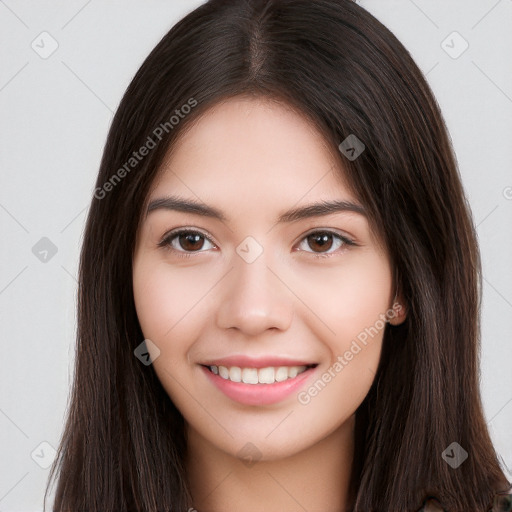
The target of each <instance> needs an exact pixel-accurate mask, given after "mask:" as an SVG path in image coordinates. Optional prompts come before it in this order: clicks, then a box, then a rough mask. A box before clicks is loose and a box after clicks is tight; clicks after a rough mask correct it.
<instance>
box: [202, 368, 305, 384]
mask: <svg viewBox="0 0 512 512" xmlns="http://www.w3.org/2000/svg"><path fill="white" fill-rule="evenodd" d="M209 368H210V370H211V372H212V373H214V374H215V375H220V376H221V377H222V378H223V379H225V380H230V381H232V382H244V383H245V384H258V383H259V384H274V383H275V382H283V381H285V380H287V379H293V378H294V377H296V376H297V375H299V374H300V373H302V372H304V371H306V369H307V366H279V367H277V368H274V367H272V366H268V367H267V368H259V369H258V368H239V367H238V366H231V367H230V368H227V367H226V366H209Z"/></svg>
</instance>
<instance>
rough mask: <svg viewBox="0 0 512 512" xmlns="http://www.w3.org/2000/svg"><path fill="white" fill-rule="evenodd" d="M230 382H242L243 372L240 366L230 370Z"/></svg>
mask: <svg viewBox="0 0 512 512" xmlns="http://www.w3.org/2000/svg"><path fill="white" fill-rule="evenodd" d="M229 380H230V381H232V382H241V381H242V370H241V369H240V368H238V366H232V367H231V368H230V369H229Z"/></svg>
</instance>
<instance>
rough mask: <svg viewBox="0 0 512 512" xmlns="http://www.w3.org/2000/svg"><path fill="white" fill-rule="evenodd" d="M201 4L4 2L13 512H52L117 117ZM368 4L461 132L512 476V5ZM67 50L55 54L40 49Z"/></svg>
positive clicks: (1, 367)
mask: <svg viewBox="0 0 512 512" xmlns="http://www.w3.org/2000/svg"><path fill="white" fill-rule="evenodd" d="M200 3H202V2H200V1H198V0H195V1H184V0H179V1H178V0H172V1H163V0H158V1H156V0H155V1H151V2H148V1H146V2H143V1H142V0H138V1H135V0H130V1H127V0H122V1H121V0H117V1H105V0H104V1H99V0H89V1H85V0H72V1H70V0H66V1H64V0H61V1H51V2H50V1H46V2H44V1H40V2H29V1H26V0H25V1H22V0H0V41H1V44H0V143H1V152H0V172H1V187H0V225H1V237H2V243H1V245H0V251H1V252H0V257H1V260H0V261H1V267H0V269H1V270H0V323H1V326H2V329H1V332H2V335H1V336H2V337H1V356H0V379H1V389H0V432H1V436H0V447H1V448H0V449H1V452H0V461H1V467H0V510H1V511H6V510H41V509H42V505H43V501H42V496H43V493H44V488H45V484H46V480H47V477H48V472H49V470H48V469H43V468H41V467H40V465H45V464H48V463H49V462H51V458H52V450H51V448H50V447H49V446H48V444H43V445H41V443H49V445H51V446H53V447H57V445H58V442H59V438H60V435H61V432H62V426H63V420H64V414H65V409H66V403H67V396H68V391H69V386H70V382H71V375H72V370H73V357H74V335H75V319H76V318H75V293H76V285H77V283H76V275H77V264H78V255H79V248H80V244H81V237H82V231H83V227H84V222H85V218H86V213H87V208H88V205H89V201H90V198H91V195H92V191H93V188H94V181H95V177H96V173H97V170H98V166H99V163H100V158H101V154H102V150H103V145H104V142H105V139H106V136H107V130H108V127H109V125H110V122H111V120H112V115H113V112H114V111H115V109H116V108H117V105H118V103H119V101H120V99H121V96H122V94H123V92H124V90H125V89H126V87H127V86H128V84H129V82H130V80H131V78H132V77H133V75H134V73H135V72H136V70H137V69H138V67H139V66H140V65H141V64H142V62H143V60H144V58H145V57H146V56H147V54H148V53H149V52H150V50H151V49H152V48H153V47H154V46H155V44H156V43H157V42H158V41H159V40H160V38H161V37H162V36H163V35H164V34H165V33H166V32H167V31H168V29H169V28H170V27H171V26H172V25H173V24H174V23H175V22H176V21H177V20H178V19H180V18H181V17H182V16H183V15H184V14H185V13H186V12H188V11H190V10H192V9H193V8H194V7H196V6H197V5H199V4H200ZM358 3H360V4H361V5H362V6H364V7H365V8H367V9H368V10H369V11H370V12H372V13H373V14H374V15H375V16H377V17H378V18H379V19H380V20H381V21H382V22H383V23H384V24H385V25H387V26H388V27H389V28H390V29H391V30H392V31H393V32H394V33H395V34H396V35H397V36H398V38H399V39H400V40H401V41H402V42H403V43H404V45H405V46H406V47H407V48H408V49H409V51H410V52H411V53H412V55H413V57H414V58H415V59H416V61H417V63H418V65H419V66H420V68H421V69H422V70H423V71H424V72H425V73H426V74H427V78H428V80H429V82H430V84H431V86H432V88H433V90H434V93H435V94H436V96H437V99H438V101H439V104H440V106H441V108H442V111H443V113H444V116H445V119H446V122H447V125H448V128H449V130H450V132H451V136H452V139H453V144H454V147H455V150H456V154H457V158H458V161H459V165H460V169H461V174H462V178H463V182H464V185H465V188H466V191H467V194H468V197H469V200H470V203H471V207H472V210H473V214H474V218H475V222H476V224H477V226H478V235H479V240H480V244H481V250H482V259H483V269H484V278H485V279H484V289H483V317H482V395H483V401H484V407H485V413H486V417H487V420H488V422H489V423H488V425H489V428H490V432H491V435H492V437H493V440H494V442H495V446H496V448H497V450H498V452H499V454H500V455H501V457H502V459H503V463H504V464H508V468H510V469H508V468H505V470H506V471H507V475H508V477H509V478H512V473H511V471H512V441H511V437H510V432H511V431H512V428H511V427H512V403H511V402H512V372H511V370H510V368H511V361H512V357H511V356H512V345H511V337H510V333H511V331H512V320H511V318H512V271H511V268H510V267H511V263H512V238H511V234H512V229H511V227H512V172H511V169H512V165H511V164H512V149H511V143H510V141H511V140H512V123H511V114H512V61H511V59H510V50H511V47H512V44H511V43H512V32H511V31H510V27H511V26H512V1H511V0H499V1H496V0H472V1H462V0H460V1H456V0H450V1H447V0H435V1H433V0H414V1H413V0H361V1H359V2H358ZM44 31H46V32H48V33H49V34H50V36H51V37H49V36H45V35H43V36H41V35H40V34H41V33H42V32H44ZM454 31H456V32H458V33H459V34H460V36H461V37H462V38H463V39H461V38H460V37H459V36H457V35H453V34H452V33H453V32H454ZM52 40H55V41H56V42H57V43H58V48H57V50H56V51H55V52H54V53H53V54H52V55H50V56H48V57H47V58H42V57H41V56H40V54H38V53H37V52H36V51H35V50H34V49H33V48H32V45H34V46H35V47H36V48H37V49H38V51H39V52H40V53H41V52H44V51H46V52H48V51H49V50H50V49H51V44H52ZM464 40H465V41H467V43H468V44H469V47H468V49H467V50H466V51H465V52H464V53H462V54H461V55H460V56H458V57H457V58H453V57H454V56H457V55H458V53H460V51H461V50H462V49H463V48H464V46H465V43H464ZM443 41H444V43H443ZM53 44H55V43H53ZM449 53H451V56H450V55H449ZM42 237H47V238H49V239H50V240H51V241H52V243H53V244H55V246H56V248H57V253H56V254H55V255H54V256H52V257H50V255H51V254H50V255H49V256H48V260H47V261H46V262H42V261H40V260H39V259H38V258H37V257H36V256H35V255H34V254H33V252H32V247H33V246H34V245H35V244H36V243H37V242H38V241H39V240H40V239H41V238H42ZM465 448H466V449H467V451H469V452H471V447H465ZM36 461H37V462H36ZM49 503H51V502H49Z"/></svg>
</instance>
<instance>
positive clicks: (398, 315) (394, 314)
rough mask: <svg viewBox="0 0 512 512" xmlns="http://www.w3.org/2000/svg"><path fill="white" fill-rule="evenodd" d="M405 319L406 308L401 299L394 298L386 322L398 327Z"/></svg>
mask: <svg viewBox="0 0 512 512" xmlns="http://www.w3.org/2000/svg"><path fill="white" fill-rule="evenodd" d="M406 318H407V308H406V306H405V304H404V301H403V300H402V299H401V298H398V299H397V297H396V296H395V299H394V300H393V304H392V305H391V308H390V309H389V311H388V320H389V323H390V324H391V325H400V324H401V323H403V322H404V321H405V319H406Z"/></svg>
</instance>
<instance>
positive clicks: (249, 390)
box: [201, 356, 318, 405]
mask: <svg viewBox="0 0 512 512" xmlns="http://www.w3.org/2000/svg"><path fill="white" fill-rule="evenodd" d="M316 366H318V365H317V364H316V363H311V362H308V361H304V360H293V359H289V358H282V357H275V356H272V357H263V358H251V357H247V356H230V357H225V358H222V359H214V360H209V361H205V362H204V363H201V367H202V370H203V372H204V373H205V374H206V376H207V378H208V379H209V381H210V382H211V383H213V384H214V385H215V386H216V387H217V388H218V389H219V390H220V391H221V392H223V393H224V394H225V395H226V396H227V397H228V398H230V399H232V400H234V401H236V402H239V403H242V404H246V405H266V404H273V403H277V402H280V401H282V400H284V399H285V398H287V397H288V396H289V395H290V394H291V393H293V391H296V390H298V388H299V387H300V386H301V385H302V384H303V382H304V380H305V379H307V378H308V377H309V376H310V375H311V374H312V373H313V372H314V369H315V368H316Z"/></svg>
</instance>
